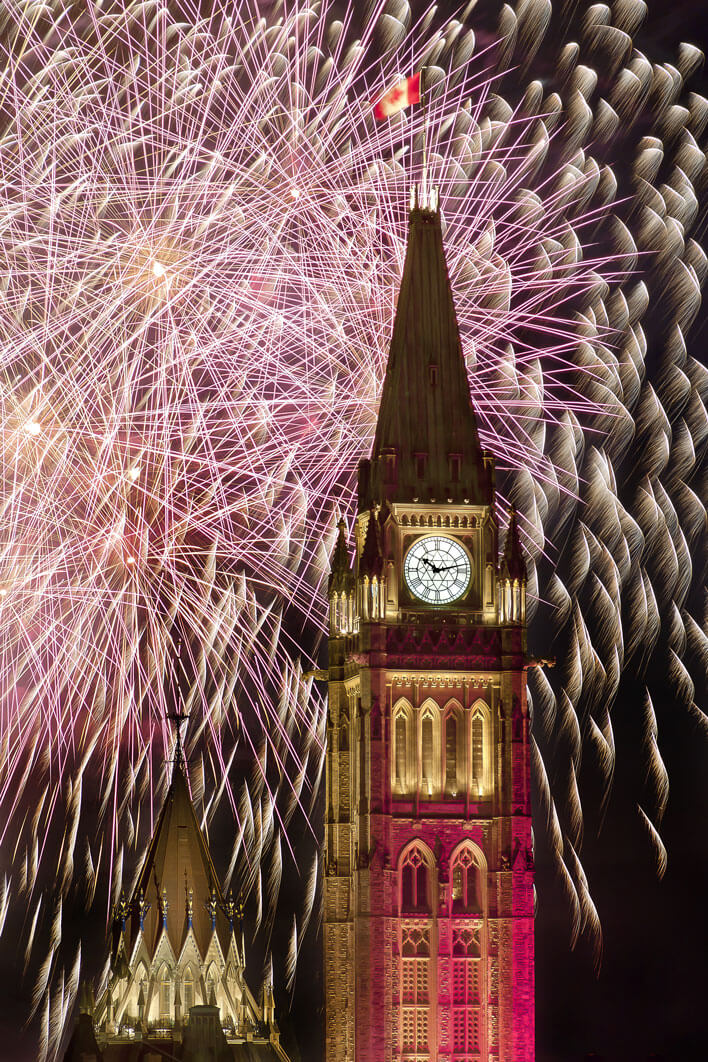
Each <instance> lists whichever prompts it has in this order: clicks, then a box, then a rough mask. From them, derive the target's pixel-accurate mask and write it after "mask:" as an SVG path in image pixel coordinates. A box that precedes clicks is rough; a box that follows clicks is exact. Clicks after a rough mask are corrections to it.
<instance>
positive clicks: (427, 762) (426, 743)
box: [421, 715, 434, 795]
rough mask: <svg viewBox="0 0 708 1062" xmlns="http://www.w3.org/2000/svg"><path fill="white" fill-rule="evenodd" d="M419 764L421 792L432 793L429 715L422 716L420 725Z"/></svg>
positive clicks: (431, 730)
mask: <svg viewBox="0 0 708 1062" xmlns="http://www.w3.org/2000/svg"><path fill="white" fill-rule="evenodd" d="M421 765H422V779H423V794H424V795H427V794H430V793H432V791H433V788H434V778H433V718H432V716H431V715H426V716H424V717H423V722H422V725H421Z"/></svg>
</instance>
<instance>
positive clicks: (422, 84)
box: [420, 66, 428, 209]
mask: <svg viewBox="0 0 708 1062" xmlns="http://www.w3.org/2000/svg"><path fill="white" fill-rule="evenodd" d="M427 69H428V68H427V66H424V67H421V71H420V102H421V104H422V107H423V180H422V187H421V197H420V198H421V206H422V207H423V208H424V209H427V207H428V107H427V100H426V98H425V72H426V70H427Z"/></svg>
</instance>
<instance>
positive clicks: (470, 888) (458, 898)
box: [452, 848, 482, 913]
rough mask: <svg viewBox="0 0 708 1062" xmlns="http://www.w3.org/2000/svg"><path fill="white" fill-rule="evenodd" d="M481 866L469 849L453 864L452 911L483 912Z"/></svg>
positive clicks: (463, 851) (464, 850)
mask: <svg viewBox="0 0 708 1062" xmlns="http://www.w3.org/2000/svg"><path fill="white" fill-rule="evenodd" d="M481 885H482V883H481V878H480V870H479V864H478V863H477V860H476V859H475V857H474V853H473V852H471V851H470V849H469V848H463V849H462V851H461V852H460V853H459V854H458V855H457V856H456V857H455V860H454V862H453V864H452V910H453V913H454V912H461V911H481V909H482V888H481Z"/></svg>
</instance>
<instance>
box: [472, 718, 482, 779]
mask: <svg viewBox="0 0 708 1062" xmlns="http://www.w3.org/2000/svg"><path fill="white" fill-rule="evenodd" d="M483 779H484V720H483V719H482V716H481V715H479V714H477V715H476V716H475V717H474V719H473V720H472V780H473V783H474V786H475V789H476V790H477V791H478V792H481V791H482V782H483Z"/></svg>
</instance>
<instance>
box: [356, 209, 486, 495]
mask: <svg viewBox="0 0 708 1062" xmlns="http://www.w3.org/2000/svg"><path fill="white" fill-rule="evenodd" d="M363 466H364V467H363V468H362V469H361V471H360V510H361V509H363V508H368V507H369V506H370V505H371V503H372V502H382V501H383V500H384V499H389V500H391V501H412V500H413V499H414V498H417V499H418V500H419V501H421V502H426V501H430V500H435V501H437V502H441V501H445V500H447V499H448V498H451V499H452V500H454V501H464V500H465V499H467V500H469V501H470V502H471V503H472V504H477V505H489V504H491V501H492V494H493V483H492V475H493V473H492V463H491V459H488V460H487V461H486V462H485V457H484V454H483V452H482V450H481V448H480V444H479V436H478V434H477V424H476V420H475V415H474V410H473V408H472V403H471V399H470V390H469V383H468V379H467V369H466V365H465V359H464V355H463V353H462V345H461V343H460V333H459V329H458V325H457V316H456V313H455V305H454V301H453V296H452V289H451V286H450V278H449V276H448V272H447V264H446V261H445V251H444V248H443V239H442V228H441V221H440V213H439V211H438V210H428V209H425V210H424V209H420V208H418V207H416V208H415V209H413V210H411V214H410V227H409V234H408V247H407V250H406V258H405V264H404V266H403V276H402V279H401V289H400V294H399V297H398V307H397V310H396V319H395V323H394V326H393V335H392V338H391V346H390V351H389V357H388V365H387V368H386V378H385V380H384V386H383V392H382V395H381V405H380V407H379V415H378V422H377V426H376V437H375V440H374V447H373V453H372V459H371V467H370V477H369V468H368V467H367V463H366V462H364V463H363ZM367 480H368V481H367Z"/></svg>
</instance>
